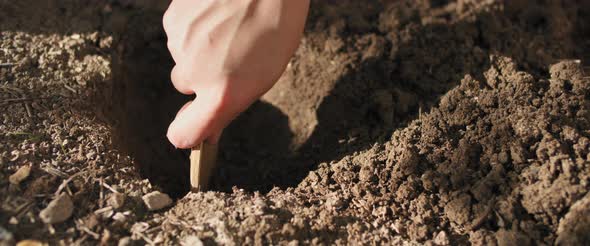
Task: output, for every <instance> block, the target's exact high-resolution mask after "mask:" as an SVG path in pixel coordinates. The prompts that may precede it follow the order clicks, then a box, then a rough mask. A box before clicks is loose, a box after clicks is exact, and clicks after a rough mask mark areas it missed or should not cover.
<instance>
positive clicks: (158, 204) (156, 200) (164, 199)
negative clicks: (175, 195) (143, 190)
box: [141, 191, 172, 211]
mask: <svg viewBox="0 0 590 246" xmlns="http://www.w3.org/2000/svg"><path fill="white" fill-rule="evenodd" d="M141 199H142V200H143V202H144V203H145V205H146V206H147V208H148V210H149V211H155V210H160V209H163V208H165V207H168V206H170V204H172V199H171V198H170V196H168V195H167V194H164V193H162V192H159V191H154V192H151V193H148V194H145V195H144V196H143V197H142V198H141Z"/></svg>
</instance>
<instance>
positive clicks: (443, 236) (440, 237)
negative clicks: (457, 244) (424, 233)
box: [434, 231, 451, 245]
mask: <svg viewBox="0 0 590 246" xmlns="http://www.w3.org/2000/svg"><path fill="white" fill-rule="evenodd" d="M434 244H436V245H449V244H451V242H449V236H447V233H446V232H445V231H440V232H439V233H438V234H437V235H436V237H435V238H434Z"/></svg>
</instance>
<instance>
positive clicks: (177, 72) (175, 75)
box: [170, 65, 195, 95]
mask: <svg viewBox="0 0 590 246" xmlns="http://www.w3.org/2000/svg"><path fill="white" fill-rule="evenodd" d="M189 77H190V75H187V73H186V72H184V71H183V70H182V68H181V67H180V66H178V65H176V66H174V68H172V72H170V80H172V84H173V85H174V88H176V90H178V91H179V92H180V93H182V94H185V95H192V94H195V88H193V85H194V81H192V80H191V79H190V78H189Z"/></svg>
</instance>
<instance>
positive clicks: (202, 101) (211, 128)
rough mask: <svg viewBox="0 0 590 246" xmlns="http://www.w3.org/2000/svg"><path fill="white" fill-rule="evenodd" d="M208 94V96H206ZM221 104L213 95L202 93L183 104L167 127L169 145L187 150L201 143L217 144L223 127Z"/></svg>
mask: <svg viewBox="0 0 590 246" xmlns="http://www.w3.org/2000/svg"><path fill="white" fill-rule="evenodd" d="M207 94H209V95H207ZM221 112H222V110H221V104H220V103H219V100H218V99H216V96H215V95H214V93H205V92H203V93H202V96H201V95H199V96H197V98H196V99H195V100H194V101H192V102H188V103H187V104H185V105H184V106H183V107H182V108H181V109H180V111H179V112H178V114H177V115H176V118H175V119H174V121H173V122H172V123H171V124H170V126H169V127H168V133H167V137H168V140H169V141H170V143H172V144H173V145H174V146H175V147H177V148H180V149H188V148H191V147H194V146H196V145H198V144H199V143H201V142H203V141H209V142H211V143H217V141H218V140H219V137H220V135H221V131H222V129H223V126H224V124H225V123H224V121H223V120H222V119H223V117H221V114H220V113H221Z"/></svg>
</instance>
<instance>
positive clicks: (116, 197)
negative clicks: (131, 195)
mask: <svg viewBox="0 0 590 246" xmlns="http://www.w3.org/2000/svg"><path fill="white" fill-rule="evenodd" d="M125 198H126V197H125V194H122V193H112V194H111V195H110V196H109V199H108V200H107V205H109V206H111V207H113V208H114V209H119V208H121V207H123V205H125Z"/></svg>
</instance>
